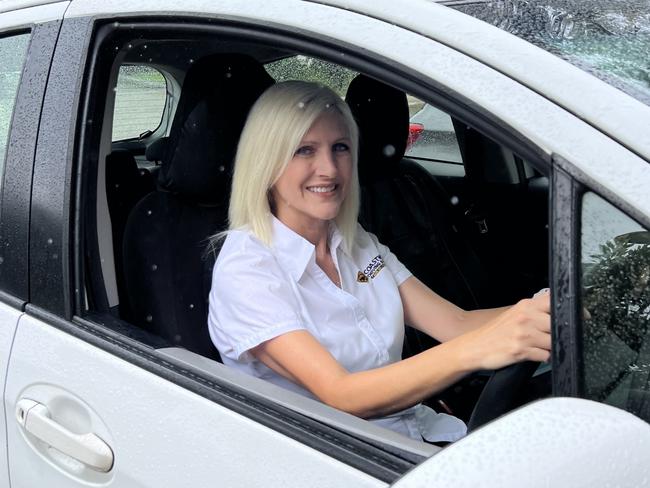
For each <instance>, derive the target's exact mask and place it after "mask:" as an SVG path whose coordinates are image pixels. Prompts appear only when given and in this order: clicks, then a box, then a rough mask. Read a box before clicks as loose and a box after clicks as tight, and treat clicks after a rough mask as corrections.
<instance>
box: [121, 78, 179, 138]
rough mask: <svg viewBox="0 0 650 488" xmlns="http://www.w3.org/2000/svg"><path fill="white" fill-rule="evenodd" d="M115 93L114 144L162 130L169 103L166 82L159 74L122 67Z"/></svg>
mask: <svg viewBox="0 0 650 488" xmlns="http://www.w3.org/2000/svg"><path fill="white" fill-rule="evenodd" d="M115 92H116V93H115V114H114V116H113V117H114V118H113V140H114V141H119V140H122V139H132V138H134V137H139V136H140V135H141V134H143V133H145V132H147V131H151V132H154V131H155V130H156V129H157V128H158V126H160V121H161V120H162V116H163V112H164V111H165V102H166V100H167V82H166V80H165V77H164V76H163V75H162V73H160V71H158V70H157V69H155V68H151V67H148V66H129V65H125V66H122V67H120V72H119V75H118V78H117V87H116V88H115Z"/></svg>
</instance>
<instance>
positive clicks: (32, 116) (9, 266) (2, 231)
mask: <svg viewBox="0 0 650 488" xmlns="http://www.w3.org/2000/svg"><path fill="white" fill-rule="evenodd" d="M60 24H61V23H60V21H52V22H47V23H43V24H37V25H35V26H34V28H33V30H32V31H31V34H32V35H31V39H30V42H29V46H28V48H27V53H26V57H25V63H24V65H23V73H22V75H21V81H20V86H19V89H18V93H17V96H16V104H15V105H14V113H13V117H12V121H11V131H10V134H9V140H8V144H7V154H6V159H5V174H4V183H3V185H2V219H1V220H0V249H2V260H1V261H0V288H1V289H2V290H4V291H6V292H7V293H10V294H12V295H15V296H16V297H19V298H20V299H22V300H28V299H29V273H28V267H29V219H30V199H31V183H32V172H33V168H34V155H35V152H36V134H37V133H38V127H39V124H40V117H41V107H42V103H43V96H44V94H45V86H46V84H47V78H48V73H49V69H50V62H51V59H52V53H53V52H54V45H55V44H56V39H57V36H58V33H59V28H60ZM23 33H29V31H27V32H25V31H23Z"/></svg>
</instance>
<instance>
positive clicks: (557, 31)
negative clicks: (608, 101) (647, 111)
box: [443, 0, 650, 105]
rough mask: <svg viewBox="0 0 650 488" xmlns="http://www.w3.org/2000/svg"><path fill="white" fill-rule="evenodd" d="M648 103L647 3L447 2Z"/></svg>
mask: <svg viewBox="0 0 650 488" xmlns="http://www.w3.org/2000/svg"><path fill="white" fill-rule="evenodd" d="M443 3H444V4H445V5H449V6H450V7H453V8H455V9H457V10H460V11H461V12H464V13H466V14H469V15H472V16H473V17H476V18H479V19H481V20H483V21H485V22H489V23H491V24H493V25H495V26H497V27H499V28H500V29H503V30H505V31H508V32H510V33H511V34H514V35H516V36H518V37H521V38H522V39H525V40H526V41H528V42H530V43H532V44H535V45H536V46H538V47H541V48H542V49H545V50H546V51H549V52H550V53H553V54H555V55H556V56H558V57H560V58H562V59H564V60H565V61H568V62H569V63H571V64H573V65H575V66H577V67H578V68H580V69H583V70H584V71H587V72H588V73H590V74H592V75H594V76H596V77H597V78H600V79H601V80H603V81H605V82H607V83H609V84H610V85H612V86H615V87H617V88H618V89H620V90H622V91H624V92H626V93H627V94H628V95H631V96H633V97H635V98H636V99H638V100H640V101H642V102H643V103H645V104H648V105H650V84H649V83H648V62H647V59H648V54H647V53H648V52H649V51H650V12H649V5H650V4H648V2H645V1H642V2H634V1H611V0H610V1H596V0H594V1H577V2H567V1H565V0H541V1H535V2H531V1H530V0H508V1H507V2H493V1H490V0H472V1H463V0H443Z"/></svg>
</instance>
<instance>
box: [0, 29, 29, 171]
mask: <svg viewBox="0 0 650 488" xmlns="http://www.w3.org/2000/svg"><path fill="white" fill-rule="evenodd" d="M28 42H29V34H19V35H15V36H9V37H3V38H0V174H2V173H3V172H4V171H3V169H4V162H5V153H6V149H7V140H8V138H9V127H10V125H11V116H12V114H13V110H14V102H15V100H16V93H17V92H18V84H19V82H20V74H21V72H22V68H23V63H24V62H25V55H26V54H27V44H28Z"/></svg>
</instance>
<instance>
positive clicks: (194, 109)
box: [124, 54, 274, 359]
mask: <svg viewBox="0 0 650 488" xmlns="http://www.w3.org/2000/svg"><path fill="white" fill-rule="evenodd" d="M273 82H274V81H273V79H272V78H271V77H270V76H269V75H268V74H267V73H266V71H265V70H264V68H263V67H262V65H260V64H259V63H258V62H257V61H255V60H254V59H252V58H250V57H248V56H243V55H236V54H216V55H211V56H207V57H205V58H202V59H201V60H198V61H197V62H196V63H194V64H193V65H192V67H191V68H190V70H189V71H188V73H187V75H186V77H185V81H184V83H183V89H182V93H181V97H180V99H179V103H178V108H177V110H176V114H175V116H174V120H173V123H172V128H171V131H170V135H169V140H168V142H167V143H166V148H165V151H164V154H163V157H162V165H161V168H160V171H159V178H158V189H157V190H156V191H154V192H152V193H150V194H149V195H147V196H146V197H145V198H144V199H142V200H141V201H140V202H139V203H138V204H137V205H136V206H135V208H134V209H133V211H132V212H131V215H130V216H129V219H128V222H127V226H126V231H125V235H124V269H125V278H126V285H127V290H128V293H129V297H130V299H131V303H132V308H133V318H132V320H133V321H134V322H135V323H136V324H138V325H140V326H142V327H144V328H145V329H147V330H149V331H151V332H154V333H156V334H158V335H160V336H162V337H164V338H166V339H168V340H169V341H170V342H171V343H172V344H174V345H179V346H183V347H185V348H187V349H189V350H191V351H194V352H197V353H199V354H202V355H204V356H207V357H212V358H214V359H218V357H219V356H218V352H217V350H216V349H215V348H214V346H213V345H212V342H211V340H210V337H209V335H208V328H207V297H208V293H209V284H210V279H209V274H210V271H211V270H210V266H206V262H205V255H206V247H207V244H208V241H207V239H208V238H209V237H210V236H211V235H212V234H214V233H216V232H218V231H221V230H223V229H225V228H226V224H227V214H228V201H229V196H230V184H231V170H232V164H233V160H234V156H235V151H236V147H237V142H238V140H239V135H240V132H241V130H242V128H243V125H244V122H245V119H246V116H247V115H248V111H249V110H250V107H251V106H252V104H253V103H254V102H255V100H256V99H257V97H258V96H259V95H260V94H261V93H262V92H263V91H264V90H265V89H266V88H267V87H269V86H270V85H271V84H273Z"/></svg>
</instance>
